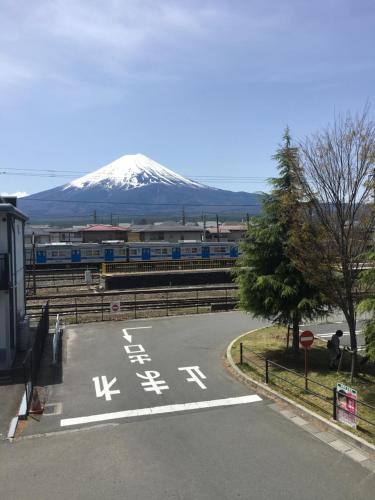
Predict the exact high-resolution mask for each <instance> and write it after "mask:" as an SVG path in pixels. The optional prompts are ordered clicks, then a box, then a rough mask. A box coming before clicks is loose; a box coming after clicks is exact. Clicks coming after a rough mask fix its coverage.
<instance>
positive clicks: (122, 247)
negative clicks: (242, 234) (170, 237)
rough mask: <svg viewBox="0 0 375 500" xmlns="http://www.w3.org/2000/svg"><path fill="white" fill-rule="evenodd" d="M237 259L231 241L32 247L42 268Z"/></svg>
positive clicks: (28, 255) (30, 258) (29, 251)
mask: <svg viewBox="0 0 375 500" xmlns="http://www.w3.org/2000/svg"><path fill="white" fill-rule="evenodd" d="M236 257H238V245H237V244H236V243H230V242H214V243H212V242H200V241H181V242H178V243H168V242H129V243H125V242H123V241H103V242H102V243H43V244H37V245H36V247H35V264H36V265H37V266H41V267H43V266H48V265H50V266H52V265H57V266H69V265H70V266H75V265H79V264H84V265H89V264H101V263H102V262H145V261H162V260H164V261H168V260H195V259H220V258H236ZM32 264H33V256H32V248H31V245H27V246H26V265H28V266H30V265H32Z"/></svg>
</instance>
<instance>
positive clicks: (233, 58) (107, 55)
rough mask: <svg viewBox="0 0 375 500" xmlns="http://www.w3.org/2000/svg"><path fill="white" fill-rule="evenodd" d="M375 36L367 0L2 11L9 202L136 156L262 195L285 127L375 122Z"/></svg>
mask: <svg viewBox="0 0 375 500" xmlns="http://www.w3.org/2000/svg"><path fill="white" fill-rule="evenodd" d="M374 26H375V5H374V3H373V1H370V0H369V1H367V0H359V1H358V0H357V1H352V0H315V1H314V2H312V1H311V0H309V1H304V0H284V1H280V0H267V1H265V0H231V1H225V0H182V1H178V0H175V1H172V0H101V1H99V0H86V1H83V0H48V1H42V0H40V1H38V0H34V1H33V2H30V1H29V0H17V1H16V2H15V1H14V0H1V2H0V137H1V148H0V192H8V193H13V192H15V191H18V192H27V193H29V194H31V193H34V192H38V191H41V190H44V189H49V188H52V187H55V186H57V185H60V184H64V183H65V182H68V181H69V180H71V179H73V178H76V177H79V176H81V175H82V174H83V172H89V171H92V170H95V169H97V168H99V167H101V166H103V165H105V164H106V163H109V162H110V161H111V160H114V159H116V158H118V157H119V156H122V155H124V154H134V153H143V154H145V155H147V156H150V157H151V158H152V159H154V160H156V161H158V162H159V163H162V164H163V165H165V166H167V167H169V168H171V169H172V170H175V171H177V172H179V173H181V174H183V175H187V176H190V177H191V178H196V179H197V180H200V181H202V178H207V179H208V178H210V180H206V181H205V183H207V184H210V185H214V186H217V187H221V188H224V189H232V190H234V191H240V190H244V191H250V192H254V191H259V190H264V189H266V185H265V183H264V179H266V178H267V177H270V176H273V175H275V173H276V168H275V163H274V162H273V161H272V159H271V157H272V155H273V154H274V152H275V149H276V148H277V146H278V144H279V143H280V140H281V136H282V134H283V130H284V128H285V126H286V125H287V124H288V125H289V127H290V129H291V133H292V136H293V137H294V138H295V139H299V138H303V137H304V136H305V135H306V134H311V133H313V132H314V131H316V130H318V129H320V128H322V127H324V126H325V125H327V124H328V123H329V122H330V121H332V119H333V116H334V114H335V113H340V112H343V113H345V112H346V111H348V110H351V111H353V112H355V111H361V110H362V109H363V108H364V106H365V105H366V103H367V102H369V103H370V105H371V104H372V107H371V108H370V115H371V116H373V111H374V106H375V99H374V92H375V86H374V83H375V82H374V80H375V79H374V76H375V68H374V66H375V62H374V61H375V59H374V47H375V30H374ZM21 169H30V173H31V174H32V175H30V176H26V175H24V172H22V170H21ZM37 170H38V171H37ZM55 170H56V171H59V173H58V175H57V174H53V172H52V173H49V172H48V171H55ZM1 172H6V173H5V174H4V173H1ZM11 173H17V174H21V175H10V174H11ZM41 173H42V174H43V175H40V174H41ZM49 174H51V175H55V176H53V177H47V176H46V175H49ZM244 178H247V179H244Z"/></svg>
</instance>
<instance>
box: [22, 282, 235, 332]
mask: <svg viewBox="0 0 375 500" xmlns="http://www.w3.org/2000/svg"><path fill="white" fill-rule="evenodd" d="M49 299H50V300H49V309H50V314H52V315H55V314H59V315H60V316H62V317H65V318H66V319H67V320H71V321H74V322H77V323H78V322H80V321H93V320H105V319H116V318H118V317H124V316H127V317H137V314H138V315H139V314H143V315H152V314H153V312H157V313H160V311H164V314H165V315H169V313H170V311H177V310H185V311H186V310H189V311H191V312H200V311H202V309H204V310H205V311H206V310H207V308H208V309H212V308H215V307H216V306H218V308H219V309H220V307H222V308H223V309H228V308H233V307H234V306H235V304H236V303H237V297H236V287H235V285H220V286H218V285H205V286H196V287H173V288H169V287H168V288H154V289H138V290H128V291H124V290H118V291H107V292H100V293H96V294H93V293H91V294H87V293H76V294H66V295H64V296H61V295H56V296H51V297H49ZM45 302H46V298H45V297H39V298H32V299H29V300H28V301H27V307H26V308H27V314H28V315H29V316H30V317H31V318H37V317H38V316H39V315H40V312H41V307H42V305H43V304H45ZM113 302H117V303H119V304H120V307H119V310H118V313H117V314H116V315H115V316H113V314H111V303H113Z"/></svg>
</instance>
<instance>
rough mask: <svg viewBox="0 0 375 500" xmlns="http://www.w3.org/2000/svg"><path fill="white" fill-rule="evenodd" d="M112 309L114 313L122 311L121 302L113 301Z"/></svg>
mask: <svg viewBox="0 0 375 500" xmlns="http://www.w3.org/2000/svg"><path fill="white" fill-rule="evenodd" d="M110 311H111V313H112V314H117V313H119V312H120V302H111V304H110Z"/></svg>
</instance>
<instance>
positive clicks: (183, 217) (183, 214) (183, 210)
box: [182, 207, 186, 226]
mask: <svg viewBox="0 0 375 500" xmlns="http://www.w3.org/2000/svg"><path fill="white" fill-rule="evenodd" d="M185 224H186V216H185V207H182V225H183V226H185Z"/></svg>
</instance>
